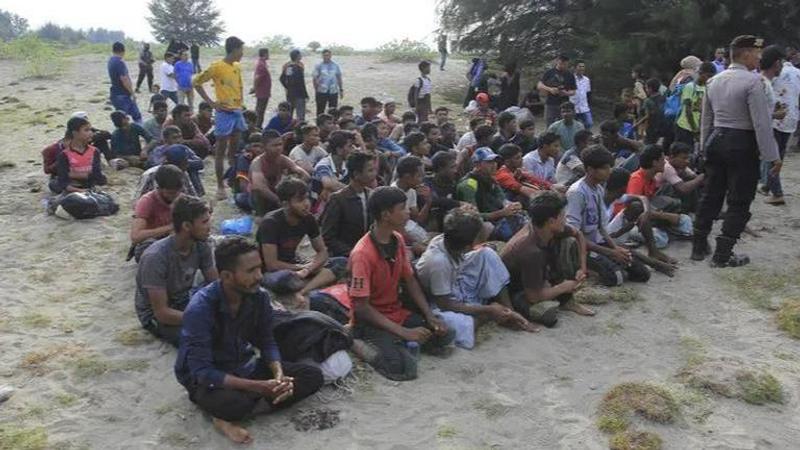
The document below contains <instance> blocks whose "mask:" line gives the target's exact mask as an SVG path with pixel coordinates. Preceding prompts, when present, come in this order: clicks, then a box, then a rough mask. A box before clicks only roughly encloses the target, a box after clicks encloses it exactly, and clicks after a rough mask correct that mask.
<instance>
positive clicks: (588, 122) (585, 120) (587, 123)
mask: <svg viewBox="0 0 800 450" xmlns="http://www.w3.org/2000/svg"><path fill="white" fill-rule="evenodd" d="M575 119H577V120H578V122H580V123H582V124H583V127H584V128H586V129H587V130H590V131H591V129H592V125H594V121H593V120H592V112H591V111H586V112H585V113H577V114H575Z"/></svg>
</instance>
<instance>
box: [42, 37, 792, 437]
mask: <svg viewBox="0 0 800 450" xmlns="http://www.w3.org/2000/svg"><path fill="white" fill-rule="evenodd" d="M444 42H445V45H444V46H443V47H442V46H441V45H440V50H441V49H442V48H443V49H444V51H443V53H442V55H443V56H442V61H441V64H440V69H441V70H444V58H445V57H446V39H445V41H444ZM763 46H764V45H763V41H762V40H760V39H756V38H754V37H752V36H740V37H738V38H736V39H735V40H734V41H733V42H732V43H731V45H730V48H729V49H728V50H727V51H725V50H723V51H721V52H717V54H716V55H715V59H714V60H713V61H709V62H703V61H701V60H700V59H699V58H697V57H694V56H690V57H687V58H685V59H684V60H683V61H681V71H680V72H679V73H678V74H677V75H676V76H675V79H673V80H672V82H670V83H664V82H662V80H659V79H657V78H649V79H648V77H647V74H646V72H645V70H644V69H643V68H641V67H637V68H634V70H632V76H633V84H632V86H631V88H630V89H626V90H625V91H623V93H622V96H621V101H620V103H619V104H618V105H615V106H614V108H613V111H614V113H613V116H614V118H613V119H610V120H605V121H602V122H601V123H600V124H599V127H598V129H599V133H597V134H594V133H593V127H594V122H593V120H594V119H593V115H592V97H591V92H592V87H591V83H590V80H589V78H588V76H587V69H588V68H587V64H586V62H585V61H577V62H575V64H574V65H573V67H570V59H569V58H568V57H566V56H563V55H562V56H559V57H558V58H556V60H555V63H554V65H553V67H552V68H550V69H548V70H546V71H545V73H544V74H543V75H542V77H541V80H539V81H538V83H537V84H536V87H535V91H536V92H535V93H529V94H526V95H525V96H524V98H522V99H520V98H519V97H520V92H519V85H520V81H519V71H518V69H517V67H516V64H508V65H506V66H505V68H504V73H503V74H502V75H501V76H500V77H499V79H497V77H496V76H493V75H491V74H488V73H487V71H488V67H489V66H488V64H487V63H486V61H484V60H482V59H476V60H474V61H473V64H472V66H471V67H470V70H469V72H468V74H467V79H468V81H469V88H468V89H469V92H468V98H467V101H465V110H464V114H465V115H466V116H467V117H468V123H469V129H468V130H465V131H466V132H465V133H464V134H463V135H461V134H460V133H459V130H458V127H457V126H456V125H455V124H454V122H453V119H454V118H453V117H451V115H450V114H451V112H452V111H450V110H449V109H448V108H445V107H436V108H434V105H432V96H431V94H432V92H433V91H434V86H433V83H432V81H431V77H430V68H431V62H429V61H423V62H420V63H419V66H418V69H419V76H418V77H416V78H415V79H414V80H411V84H410V88H409V92H408V99H407V101H408V106H409V108H410V109H409V110H407V111H405V112H403V113H402V114H400V112H399V110H398V108H399V106H400V104H399V103H398V102H397V101H395V100H393V99H383V100H382V101H381V100H379V99H376V98H374V97H364V98H363V99H361V101H360V113H359V114H355V110H354V108H353V107H352V106H348V105H342V106H339V101H340V100H341V99H342V97H343V92H344V86H343V70H342V69H341V68H340V66H339V65H338V64H337V63H336V62H334V60H333V55H332V54H331V52H330V51H328V50H324V51H323V52H322V62H320V63H319V64H318V65H317V66H316V67H315V68H314V69H313V71H312V80H313V88H314V91H315V95H314V101H315V103H316V117H315V119H314V120H311V121H306V116H305V115H306V110H307V109H308V108H307V105H306V100H307V99H308V98H309V95H308V92H307V90H306V79H305V74H304V64H303V61H302V53H301V52H300V51H299V50H293V51H292V52H291V53H290V61H289V62H287V63H286V64H285V65H284V66H283V67H282V68H281V71H280V77H279V80H280V83H281V84H282V85H283V86H284V88H285V90H286V99H285V101H282V102H280V103H279V104H278V105H277V109H276V114H275V115H274V116H273V117H271V118H267V117H266V116H265V114H266V110H267V106H268V103H269V100H270V95H271V92H272V85H271V76H270V71H269V68H268V60H269V52H268V51H267V50H265V49H262V50H259V52H258V61H257V64H256V68H255V74H254V75H255V76H254V82H253V86H252V89H250V91H249V92H250V93H251V94H254V95H255V97H256V105H255V110H250V109H246V107H245V96H244V93H245V86H244V85H243V81H242V74H241V67H240V64H239V62H240V60H241V59H242V57H243V55H244V44H243V42H242V41H241V40H239V39H237V38H235V37H230V38H228V39H227V40H226V42H225V51H226V56H225V57H224V58H223V59H221V60H219V61H215V62H213V63H212V64H211V65H209V66H208V67H207V68H206V69H205V70H202V71H197V73H195V71H196V70H195V69H196V68H197V67H195V66H193V65H192V63H191V62H188V61H187V54H186V50H185V49H183V50H180V49H179V50H180V52H179V53H178V54H173V53H171V52H169V51H168V52H167V53H166V54H165V55H164V62H163V63H162V66H161V68H160V69H159V74H160V76H161V79H160V81H161V84H160V86H158V87H156V88H154V89H155V91H154V95H153V96H152V98H151V101H150V104H149V108H148V109H149V111H150V113H151V117H150V118H148V119H147V120H145V121H143V120H142V119H143V118H142V116H141V114H140V112H139V109H138V106H137V104H136V101H135V98H134V93H135V92H136V91H138V89H139V85H140V84H141V82H142V80H143V79H144V78H147V79H148V83H149V82H150V79H151V75H149V74H148V72H147V67H145V68H144V70H145V71H144V74H142V72H140V75H139V80H138V82H137V85H136V86H135V87H134V86H133V84H132V82H131V78H130V76H129V75H128V71H127V67H126V65H125V63H124V60H123V56H124V52H125V47H124V46H123V45H122V44H120V43H116V44H114V46H113V56H112V57H111V58H110V60H109V62H108V73H109V77H110V79H111V88H110V89H111V90H110V100H111V102H112V103H113V104H114V106H115V108H116V109H117V110H116V111H114V112H113V113H112V114H111V120H112V122H113V124H114V127H115V130H114V131H113V132H112V133H108V132H103V131H101V130H96V129H94V128H92V125H91V123H90V122H89V119H88V116H87V115H86V114H85V113H76V114H74V115H73V117H71V118H70V119H69V121H68V122H67V127H66V134H65V137H64V138H63V139H62V140H59V141H58V142H57V143H55V144H53V145H51V146H49V147H47V148H46V149H45V150H44V151H43V157H44V170H45V172H46V173H47V174H48V175H50V177H51V178H50V183H49V186H50V189H51V190H52V191H53V193H54V194H62V193H65V192H84V191H87V190H91V189H93V188H95V187H96V186H101V185H103V184H104V183H105V182H106V177H105V175H104V174H103V159H105V160H106V161H107V162H108V165H109V167H113V168H115V169H123V168H126V167H138V168H141V169H145V171H144V172H143V173H142V176H141V180H140V183H139V185H138V187H137V188H136V190H135V197H134V212H133V217H134V219H133V222H132V224H131V230H130V239H131V247H130V254H129V259H130V258H132V259H135V260H136V261H137V262H138V273H137V276H136V286H137V288H136V293H135V301H134V303H135V310H136V313H137V316H138V318H139V320H140V321H141V324H142V326H143V327H144V328H145V329H146V330H148V331H149V332H151V333H152V334H153V335H155V336H156V337H158V338H160V339H163V340H164V341H166V342H169V343H170V344H172V345H174V346H176V347H177V348H178V356H177V360H176V363H175V375H176V377H177V379H178V381H179V382H180V384H182V385H183V386H184V387H185V388H186V390H187V392H188V394H189V397H190V399H191V400H192V401H193V402H194V403H196V404H197V405H198V406H199V407H200V408H201V409H203V410H204V411H206V412H208V413H209V414H210V415H211V416H212V417H213V422H214V425H215V426H217V427H218V428H219V429H220V430H221V431H222V432H223V433H224V434H225V435H226V436H228V437H229V438H231V439H232V440H234V441H237V442H247V441H249V440H250V436H249V434H248V432H247V431H246V430H245V429H244V428H242V427H241V425H239V424H238V423H239V422H240V421H241V420H243V419H244V418H245V417H247V416H250V415H252V414H257V413H266V412H269V411H272V410H275V409H276V408H282V407H284V406H286V405H289V404H291V403H293V402H296V401H299V400H301V399H303V398H305V397H307V396H309V395H311V394H313V393H314V392H316V391H317V390H318V389H320V387H321V386H322V385H323V384H325V383H331V382H334V381H335V380H336V379H338V378H341V377H342V376H345V375H346V374H347V373H348V372H349V370H350V364H351V361H350V359H349V356H348V354H347V353H346V352H345V350H352V352H353V353H354V354H356V355H357V356H358V357H359V358H361V359H363V360H364V361H366V362H367V363H368V364H369V365H371V366H372V367H373V368H374V369H375V370H376V371H377V372H379V373H380V374H382V375H383V376H385V377H386V378H389V379H392V380H412V379H414V378H416V377H417V367H418V364H417V363H418V360H419V358H420V351H422V352H425V353H428V354H434V355H440V356H442V355H446V354H448V353H450V351H451V348H452V346H457V347H460V348H464V349H471V348H473V347H474V345H475V336H476V330H477V328H478V327H480V326H481V325H483V324H486V323H489V322H493V323H496V324H499V325H501V326H503V327H507V328H509V329H511V330H517V331H524V332H537V331H540V330H541V328H542V327H552V326H554V325H555V323H556V322H557V320H558V315H559V314H561V313H564V312H571V313H575V314H578V315H583V316H592V315H594V314H595V312H594V311H593V310H592V309H590V308H589V307H587V306H585V305H582V304H580V303H578V302H576V301H575V298H574V294H575V292H576V291H578V290H579V289H580V288H581V287H582V286H583V285H584V284H585V283H586V280H587V278H589V277H592V278H594V279H596V281H597V282H598V283H600V284H602V285H604V286H609V287H614V286H620V285H622V284H624V283H628V282H637V283H645V282H647V281H648V280H649V278H650V276H651V270H656V271H658V272H662V273H664V274H666V275H668V276H673V274H674V272H675V270H676V268H677V260H676V259H675V258H674V257H671V256H669V255H667V254H666V252H664V249H665V248H666V247H668V246H669V244H670V242H672V241H674V240H683V239H685V240H693V249H692V255H691V257H692V259H696V260H702V259H705V258H706V257H708V256H709V255H710V254H711V246H710V245H709V243H708V242H707V236H708V235H709V233H710V230H711V225H712V223H713V221H714V220H716V219H717V218H718V217H720V210H721V208H722V206H723V201H725V200H726V199H727V205H728V210H727V212H726V213H725V214H724V215H723V217H724V224H723V227H722V231H721V234H720V236H719V237H718V238H717V245H716V250H715V251H714V253H713V257H712V259H711V265H712V266H714V267H731V266H739V265H743V264H746V263H747V258H746V256H744V255H736V254H734V253H733V252H732V249H733V245H734V244H735V242H736V240H737V239H738V238H739V235H740V234H741V232H742V231H743V230H744V227H745V225H746V223H747V220H748V219H749V217H750V214H749V206H750V202H751V201H752V199H753V197H754V194H755V191H756V183H757V182H758V180H759V178H762V182H763V184H764V187H763V188H762V189H761V190H763V191H766V192H768V193H770V194H771V197H769V200H768V203H770V204H772V205H778V204H782V203H783V196H782V189H781V183H780V177H779V174H780V168H781V160H782V158H783V156H784V152H785V149H786V146H787V142H788V140H789V136H790V135H791V134H792V133H793V132H794V131H795V130H796V128H797V122H798V99H800V70H798V69H797V68H796V67H794V66H793V65H792V63H791V61H790V59H791V57H792V56H793V55H787V54H786V52H785V51H784V50H782V49H780V48H778V47H775V46H772V47H768V48H766V49H763V53H762V47H763ZM149 52H150V50H149V47H145V48H144V49H143V50H142V57H141V58H140V62H139V65H140V68H141V67H142V64H143V62H148V61H149V64H152V55H150V54H149ZM727 58H730V61H728V60H727ZM728 64H729V65H728ZM184 66H185V67H184ZM757 69H760V73H757ZM664 81H666V80H664ZM209 82H211V83H213V90H214V95H213V96H212V95H209V92H208V91H206V89H205V85H206V84H207V83H209ZM495 82H496V83H495ZM495 84H496V86H495ZM492 86H495V87H499V90H497V89H495V88H493V87H492ZM193 92H196V93H197V95H198V96H199V98H200V100H201V102H200V103H199V104H198V107H197V111H196V112H194V111H193V108H194V105H193V100H192V99H193ZM541 97H544V98H545V100H544V110H543V113H544V123H543V125H542V132H541V133H538V134H537V132H536V129H537V124H536V118H535V117H536V116H537V115H538V112H539V111H537V110H536V105H537V104H538V99H539V98H541ZM676 102H677V110H670V105H673V104H674V103H676ZM170 108H171V109H170ZM265 121H266V122H267V123H266V124H264V122H265ZM773 129H774V132H773ZM109 142H110V144H109ZM759 155H760V158H759ZM207 157H212V158H213V159H214V169H215V179H216V182H217V189H216V196H217V198H218V199H220V200H222V199H226V198H227V199H229V200H230V201H231V202H233V203H235V205H236V206H237V207H238V208H240V209H241V210H242V211H243V212H246V213H248V214H252V215H253V216H254V218H255V223H256V224H257V231H256V232H255V240H250V239H248V238H245V237H225V238H222V239H221V240H217V241H216V243H215V244H212V242H211V241H210V240H209V237H210V232H211V217H212V211H211V209H210V207H209V205H208V204H207V203H206V202H205V201H204V200H202V199H201V198H202V197H203V196H204V195H205V193H206V190H205V188H204V186H203V183H202V176H201V172H202V171H203V169H204V167H205V165H204V159H205V158H207ZM751 188H752V189H751ZM229 191H230V193H229ZM305 239H308V241H309V242H310V250H309V251H308V252H307V253H308V255H302V254H301V253H305V252H304V251H300V250H299V249H300V248H301V242H303V241H304V240H305ZM640 249H641V250H640ZM269 294H272V295H269ZM255 348H257V349H258V357H257V358H254V355H255V352H254V349H255Z"/></svg>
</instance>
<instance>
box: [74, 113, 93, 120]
mask: <svg viewBox="0 0 800 450" xmlns="http://www.w3.org/2000/svg"><path fill="white" fill-rule="evenodd" d="M73 117H77V118H79V119H84V120H89V114H88V113H87V112H86V111H75V112H74V113H72V115H71V116H70V119H71V118H73Z"/></svg>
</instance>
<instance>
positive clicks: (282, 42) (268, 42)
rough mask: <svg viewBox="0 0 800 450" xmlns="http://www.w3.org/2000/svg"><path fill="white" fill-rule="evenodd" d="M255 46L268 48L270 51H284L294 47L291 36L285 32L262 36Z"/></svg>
mask: <svg viewBox="0 0 800 450" xmlns="http://www.w3.org/2000/svg"><path fill="white" fill-rule="evenodd" d="M257 46H258V47H264V48H268V49H269V50H270V52H285V51H289V50H291V49H292V48H293V47H294V42H292V38H290V37H289V36H286V35H285V34H276V35H273V36H266V37H264V39H262V40H261V41H260V42H259V43H258V44H257Z"/></svg>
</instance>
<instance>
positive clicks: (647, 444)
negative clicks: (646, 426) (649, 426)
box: [608, 431, 663, 450]
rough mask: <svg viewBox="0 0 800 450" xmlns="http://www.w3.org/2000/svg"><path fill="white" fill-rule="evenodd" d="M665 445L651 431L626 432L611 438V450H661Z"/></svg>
mask: <svg viewBox="0 0 800 450" xmlns="http://www.w3.org/2000/svg"><path fill="white" fill-rule="evenodd" d="M662 445H663V441H662V440H661V436H659V435H657V434H655V433H652V432H650V431H624V432H622V433H617V434H615V435H614V436H611V439H610V440H609V441H608V448H609V449H611V450H659V449H661V447H662Z"/></svg>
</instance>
